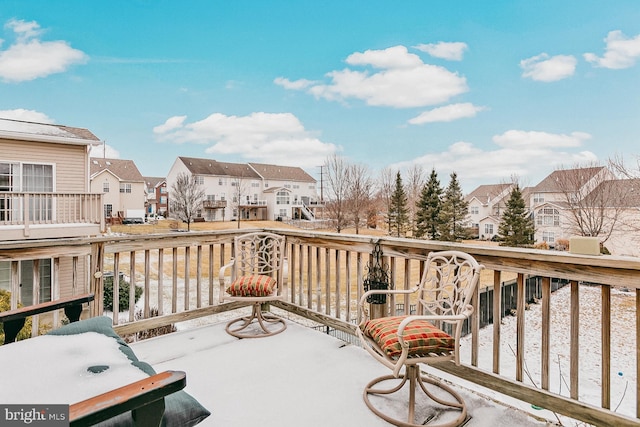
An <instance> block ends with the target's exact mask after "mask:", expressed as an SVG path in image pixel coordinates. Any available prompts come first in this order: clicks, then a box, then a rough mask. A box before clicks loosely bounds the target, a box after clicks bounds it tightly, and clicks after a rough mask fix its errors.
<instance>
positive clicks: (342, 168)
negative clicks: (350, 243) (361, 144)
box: [325, 154, 349, 233]
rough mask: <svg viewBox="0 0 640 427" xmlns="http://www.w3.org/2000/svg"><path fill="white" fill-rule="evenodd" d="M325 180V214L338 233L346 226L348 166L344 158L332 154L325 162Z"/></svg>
mask: <svg viewBox="0 0 640 427" xmlns="http://www.w3.org/2000/svg"><path fill="white" fill-rule="evenodd" d="M325 168H326V171H327V173H326V178H327V182H326V184H327V193H328V197H327V202H326V204H325V205H326V208H325V209H326V212H327V215H328V216H329V218H330V219H331V220H332V221H333V224H334V227H335V229H336V231H337V232H338V233H340V231H342V229H344V228H345V227H346V226H347V223H348V217H347V215H348V206H347V200H348V197H349V193H348V189H349V165H348V164H347V162H346V161H345V160H344V158H342V157H340V156H338V155H336V154H333V155H331V156H329V158H327V160H326V162H325Z"/></svg>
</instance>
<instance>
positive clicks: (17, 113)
mask: <svg viewBox="0 0 640 427" xmlns="http://www.w3.org/2000/svg"><path fill="white" fill-rule="evenodd" d="M0 117H2V118H5V119H13V120H21V121H23V122H35V123H48V124H51V123H55V121H54V120H53V119H52V118H50V117H49V116H47V115H46V114H44V113H41V112H39V111H35V110H25V109H23V108H17V109H15V110H0Z"/></svg>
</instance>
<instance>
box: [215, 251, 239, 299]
mask: <svg viewBox="0 0 640 427" xmlns="http://www.w3.org/2000/svg"><path fill="white" fill-rule="evenodd" d="M235 262H236V260H235V259H232V260H231V261H229V263H227V264H225V265H223V266H222V267H220V272H219V274H218V281H219V282H220V298H219V302H222V301H224V292H225V290H224V288H225V285H226V284H225V281H224V277H225V272H226V271H227V270H228V269H229V268H231V267H233V265H234V264H235Z"/></svg>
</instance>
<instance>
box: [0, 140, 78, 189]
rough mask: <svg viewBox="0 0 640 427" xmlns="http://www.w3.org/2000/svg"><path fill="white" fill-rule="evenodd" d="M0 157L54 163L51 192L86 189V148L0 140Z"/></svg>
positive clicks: (9, 159)
mask: <svg viewBox="0 0 640 427" xmlns="http://www.w3.org/2000/svg"><path fill="white" fill-rule="evenodd" d="M0 153H1V154H0V160H5V161H16V162H24V163H42V164H49V165H51V164H53V165H54V170H55V182H54V191H56V192H58V193H66V192H69V193H82V192H86V191H87V188H88V178H87V177H88V176H89V173H88V170H87V167H88V166H87V154H86V153H87V147H86V146H83V145H68V144H52V143H49V144H43V143H41V142H29V141H11V140H6V139H0Z"/></svg>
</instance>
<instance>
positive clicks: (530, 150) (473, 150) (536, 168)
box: [391, 130, 597, 192]
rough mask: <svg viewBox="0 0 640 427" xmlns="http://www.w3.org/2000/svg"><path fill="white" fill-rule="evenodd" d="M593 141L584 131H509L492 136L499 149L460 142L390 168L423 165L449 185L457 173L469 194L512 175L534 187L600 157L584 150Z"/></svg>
mask: <svg viewBox="0 0 640 427" xmlns="http://www.w3.org/2000/svg"><path fill="white" fill-rule="evenodd" d="M589 138H590V135H589V134H586V133H584V132H572V133H570V134H552V133H547V132H536V131H522V130H508V131H506V132H504V133H503V134H500V135H495V136H494V137H493V141H494V143H495V144H496V145H497V148H494V149H482V148H479V147H477V146H475V145H473V144H472V143H470V142H465V141H459V142H456V143H454V144H452V145H451V146H449V148H448V149H447V150H446V151H444V152H439V153H428V154H425V155H423V156H420V157H417V158H415V159H412V160H410V161H406V162H400V163H396V164H394V165H391V168H392V169H401V170H405V169H408V168H409V167H411V166H412V165H416V164H417V165H420V166H422V167H423V169H425V170H427V171H429V170H431V169H432V168H435V170H436V172H437V173H438V175H439V177H440V180H441V182H443V183H444V185H445V186H446V183H447V179H445V178H443V177H448V175H449V174H450V173H451V172H456V173H457V174H458V177H459V179H460V181H461V184H462V186H463V187H465V191H466V192H470V191H472V190H473V189H474V188H475V187H477V186H478V185H480V184H498V183H500V182H507V181H509V180H510V179H511V177H512V176H519V177H524V178H529V179H533V180H534V181H533V182H531V185H536V184H537V183H538V182H539V180H541V179H542V178H544V177H545V176H547V175H548V174H549V173H550V172H552V171H553V170H554V169H556V168H558V167H560V166H561V165H562V164H588V163H592V162H594V161H597V156H596V155H595V154H594V153H592V152H590V151H588V150H584V149H582V144H583V142H584V141H586V140H587V139H589Z"/></svg>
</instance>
